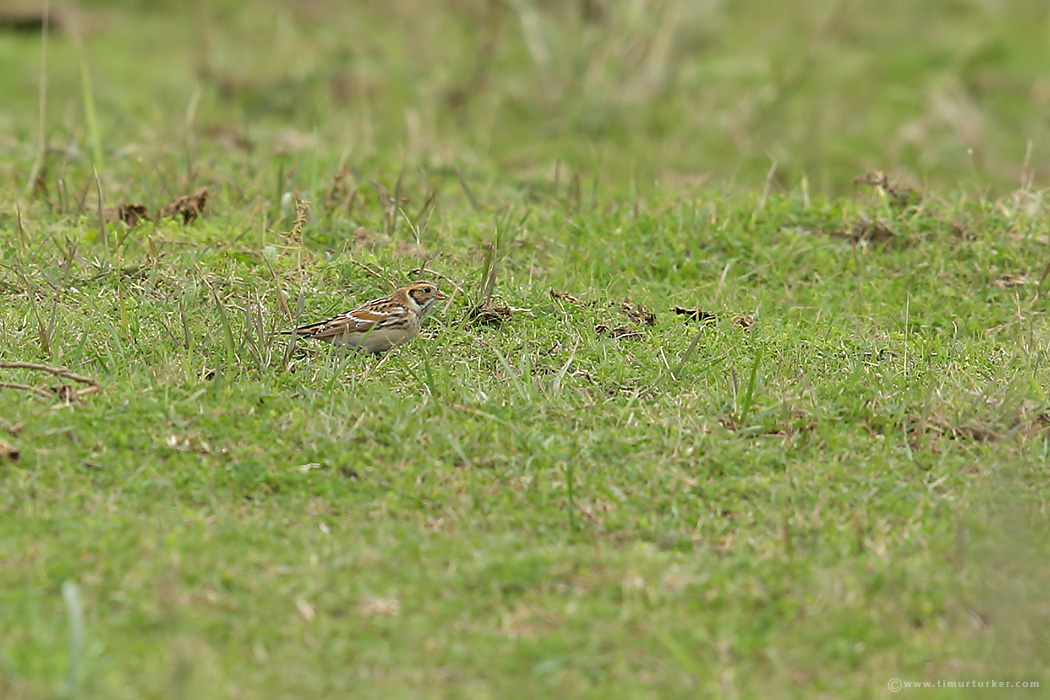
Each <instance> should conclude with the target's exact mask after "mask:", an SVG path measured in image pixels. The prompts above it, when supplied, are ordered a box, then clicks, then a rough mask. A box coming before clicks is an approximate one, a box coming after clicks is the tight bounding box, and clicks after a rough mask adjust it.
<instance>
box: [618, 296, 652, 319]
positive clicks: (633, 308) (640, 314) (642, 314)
mask: <svg viewBox="0 0 1050 700" xmlns="http://www.w3.org/2000/svg"><path fill="white" fill-rule="evenodd" d="M620 309H621V310H622V311H623V312H624V313H625V314H627V318H629V319H631V321H633V322H634V323H637V324H638V325H640V326H643V325H644V326H655V325H656V314H654V313H653V312H652V311H649V310H648V309H647V308H645V307H644V306H642V305H641V304H631V300H630V299H624V300H623V301H622V302H621V303H620Z"/></svg>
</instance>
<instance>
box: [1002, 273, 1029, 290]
mask: <svg viewBox="0 0 1050 700" xmlns="http://www.w3.org/2000/svg"><path fill="white" fill-rule="evenodd" d="M994 284H995V286H996V287H998V288H999V289H1009V288H1011V287H1023V286H1025V285H1026V284H1033V280H1031V279H1030V278H1029V277H1028V275H1024V274H1020V275H1013V274H1010V273H1006V274H1004V275H1000V276H999V277H998V278H996V280H995V283H994Z"/></svg>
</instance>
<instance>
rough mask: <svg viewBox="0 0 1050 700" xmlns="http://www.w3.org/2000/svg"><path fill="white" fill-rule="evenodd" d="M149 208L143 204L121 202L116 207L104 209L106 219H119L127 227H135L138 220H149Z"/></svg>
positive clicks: (113, 220) (112, 220)
mask: <svg viewBox="0 0 1050 700" xmlns="http://www.w3.org/2000/svg"><path fill="white" fill-rule="evenodd" d="M150 218H151V217H150V214H149V209H147V208H146V205H144V204H135V203H132V202H121V203H120V204H118V205H117V206H116V207H114V208H112V209H107V210H106V221H109V222H116V221H119V222H121V223H123V224H126V225H127V227H128V228H135V226H136V225H137V224H138V223H139V222H140V221H149V219H150Z"/></svg>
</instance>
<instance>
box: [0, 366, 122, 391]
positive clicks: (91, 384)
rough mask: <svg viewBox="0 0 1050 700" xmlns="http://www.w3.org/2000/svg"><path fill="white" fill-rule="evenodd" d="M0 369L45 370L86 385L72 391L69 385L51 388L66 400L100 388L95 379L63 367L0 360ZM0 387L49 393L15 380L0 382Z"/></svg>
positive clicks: (100, 385)
mask: <svg viewBox="0 0 1050 700" xmlns="http://www.w3.org/2000/svg"><path fill="white" fill-rule="evenodd" d="M0 369H28V370H34V371H38V372H47V373H49V374H52V375H54V376H56V377H61V378H62V379H69V380H71V381H74V382H80V383H81V384H87V385H88V386H87V388H86V389H81V390H80V391H74V390H73V389H72V388H71V387H66V386H64V385H60V386H59V387H58V388H56V389H54V390H53V391H54V393H57V394H58V395H59V396H60V397H62V398H65V399H66V400H69V399H77V398H80V397H81V396H86V395H87V394H93V393H94V392H96V391H99V390H100V389H101V388H102V384H101V383H99V382H98V381H97V380H95V379H92V378H91V377H85V376H83V375H80V374H76V373H74V372H72V371H70V370H68V369H66V368H65V367H52V366H50V365H41V364H37V363H35V362H0ZM0 387H4V388H7V389H18V390H20V391H31V392H33V393H35V394H39V395H41V396H50V395H51V394H50V393H49V392H48V391H46V390H45V389H41V388H39V387H33V386H29V385H28V384H18V383H16V382H0Z"/></svg>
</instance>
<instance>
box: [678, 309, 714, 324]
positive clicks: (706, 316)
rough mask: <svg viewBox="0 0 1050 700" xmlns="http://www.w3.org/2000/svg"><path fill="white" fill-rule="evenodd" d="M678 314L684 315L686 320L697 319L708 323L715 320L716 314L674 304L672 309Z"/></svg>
mask: <svg viewBox="0 0 1050 700" xmlns="http://www.w3.org/2000/svg"><path fill="white" fill-rule="evenodd" d="M671 310H672V311H674V312H675V313H676V314H678V315H679V316H686V317H687V320H690V321H699V322H700V323H709V322H711V321H715V320H717V318H718V317H717V316H715V314H713V313H712V312H710V311H702V310H700V309H687V308H685V307H684V306H676V307H674V308H673V309H671Z"/></svg>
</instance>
